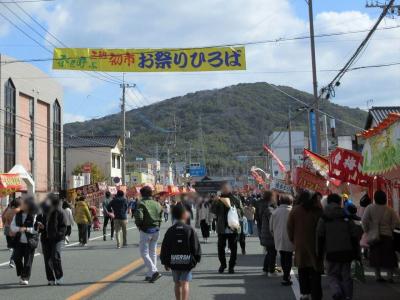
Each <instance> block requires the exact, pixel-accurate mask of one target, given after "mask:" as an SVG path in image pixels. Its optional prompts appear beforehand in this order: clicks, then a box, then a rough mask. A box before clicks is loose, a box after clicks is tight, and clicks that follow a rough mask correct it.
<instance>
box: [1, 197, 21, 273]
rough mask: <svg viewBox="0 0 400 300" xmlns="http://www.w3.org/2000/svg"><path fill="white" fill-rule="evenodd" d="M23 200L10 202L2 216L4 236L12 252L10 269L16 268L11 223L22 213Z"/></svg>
mask: <svg viewBox="0 0 400 300" xmlns="http://www.w3.org/2000/svg"><path fill="white" fill-rule="evenodd" d="M20 205H21V199H19V198H17V199H15V200H12V201H10V203H9V204H8V206H7V207H6V209H5V210H4V212H3V213H2V215H1V221H2V222H3V226H4V235H5V236H6V241H7V248H8V249H10V250H11V255H10V262H9V264H8V265H9V267H10V268H15V263H14V253H15V250H14V248H15V237H14V234H13V232H12V231H11V222H12V220H13V218H14V216H15V215H16V214H17V213H18V212H19V211H20Z"/></svg>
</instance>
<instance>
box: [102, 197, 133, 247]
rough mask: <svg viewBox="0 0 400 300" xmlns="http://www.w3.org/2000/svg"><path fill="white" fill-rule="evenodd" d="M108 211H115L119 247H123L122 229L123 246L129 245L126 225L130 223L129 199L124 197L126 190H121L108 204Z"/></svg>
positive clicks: (115, 226) (116, 235)
mask: <svg viewBox="0 0 400 300" xmlns="http://www.w3.org/2000/svg"><path fill="white" fill-rule="evenodd" d="M107 211H108V212H112V213H113V215H114V216H113V218H114V228H115V237H116V239H117V248H118V249H119V248H121V237H120V231H121V230H122V247H127V246H128V242H127V239H126V236H127V232H126V225H127V224H128V200H126V198H125V197H124V192H123V191H121V190H119V191H118V192H117V195H116V197H115V198H114V199H113V200H111V202H110V203H109V204H108V206H107Z"/></svg>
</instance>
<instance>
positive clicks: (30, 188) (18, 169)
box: [8, 164, 35, 195]
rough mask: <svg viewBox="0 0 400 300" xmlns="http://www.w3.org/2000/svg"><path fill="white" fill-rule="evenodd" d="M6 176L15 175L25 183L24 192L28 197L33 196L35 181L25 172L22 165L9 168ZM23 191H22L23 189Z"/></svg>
mask: <svg viewBox="0 0 400 300" xmlns="http://www.w3.org/2000/svg"><path fill="white" fill-rule="evenodd" d="M8 174H17V175H18V176H19V177H20V178H21V179H22V181H23V182H24V183H25V186H26V192H27V193H28V194H29V195H33V194H35V181H34V180H33V178H32V176H31V175H30V174H29V173H28V171H27V170H25V168H24V167H23V166H22V165H18V164H17V165H15V166H14V167H12V168H11V170H10V171H9V172H8ZM23 190H24V189H23Z"/></svg>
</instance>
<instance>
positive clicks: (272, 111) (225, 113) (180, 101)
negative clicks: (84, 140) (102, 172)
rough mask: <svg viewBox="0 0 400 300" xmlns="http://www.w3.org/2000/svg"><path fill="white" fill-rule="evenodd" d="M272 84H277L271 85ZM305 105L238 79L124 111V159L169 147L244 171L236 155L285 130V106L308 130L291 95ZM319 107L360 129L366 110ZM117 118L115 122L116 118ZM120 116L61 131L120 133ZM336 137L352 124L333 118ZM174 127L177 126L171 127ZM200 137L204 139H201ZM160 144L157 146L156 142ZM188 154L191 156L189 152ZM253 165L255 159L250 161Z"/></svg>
mask: <svg viewBox="0 0 400 300" xmlns="http://www.w3.org/2000/svg"><path fill="white" fill-rule="evenodd" d="M274 87H275V88H274ZM276 87H277V88H279V89H280V90H282V91H283V92H284V93H287V94H288V95H290V96H292V97H295V98H297V99H299V100H301V101H303V102H305V103H307V104H308V105H311V104H312V103H313V101H314V98H313V96H312V95H311V94H309V93H306V92H303V91H300V90H296V89H294V88H291V87H288V86H272V85H270V84H269V83H265V82H257V83H239V84H237V85H232V86H227V87H223V88H220V89H212V90H203V91H197V92H193V93H188V94H186V95H183V96H177V97H173V98H169V99H165V100H162V101H160V102H157V103H153V104H150V105H147V106H143V107H140V108H137V109H133V110H130V111H128V112H127V113H126V120H127V122H126V128H127V130H129V131H130V132H131V136H132V138H131V139H128V140H127V153H128V154H127V156H128V159H129V160H131V159H134V158H135V157H143V156H146V157H147V156H152V157H155V156H157V152H158V157H159V158H160V159H162V160H166V159H167V152H168V151H167V149H168V148H169V150H170V154H171V157H170V159H171V160H172V161H173V160H175V161H186V162H187V161H189V157H190V156H191V158H192V161H201V160H202V158H203V151H202V149H203V145H204V154H205V155H204V156H205V157H206V164H207V167H208V169H209V170H210V171H211V174H219V173H218V172H220V171H221V170H223V171H222V172H223V173H228V174H229V173H236V174H238V173H242V172H243V169H244V168H245V166H244V165H243V162H240V161H238V159H237V156H238V155H239V154H241V155H258V154H260V153H261V152H262V143H263V142H266V141H267V137H268V135H270V134H271V133H272V132H273V131H279V130H286V125H287V120H288V109H289V106H290V107H291V110H292V116H295V117H296V118H295V119H294V120H293V122H292V129H293V130H304V131H307V114H306V113H305V112H304V113H300V112H297V111H296V109H298V108H301V107H304V105H302V104H300V103H297V102H296V101H294V100H293V99H292V98H290V97H288V96H287V95H285V94H284V93H282V92H280V91H278V90H277V89H276ZM320 109H321V110H322V111H324V112H327V113H329V114H330V115H332V116H334V117H336V118H340V119H342V120H343V121H345V122H349V123H352V124H354V125H355V126H358V127H360V128H362V127H363V126H364V122H365V119H366V116H367V113H366V112H365V111H363V110H361V109H359V108H350V107H346V106H340V105H338V104H334V103H332V102H328V101H326V100H323V101H321V104H320ZM116 120H118V121H116ZM120 120H121V116H120V114H112V115H108V116H104V117H102V118H99V119H93V120H88V121H84V122H74V123H68V124H65V125H64V133H65V134H72V135H115V134H117V135H120V132H121V126H120V124H121V122H120ZM336 127H337V134H338V135H352V134H354V133H356V132H357V130H355V129H354V128H351V127H350V126H347V125H344V124H342V123H340V122H336ZM175 129H176V130H175ZM202 136H203V142H204V143H203V142H202ZM157 145H158V146H157ZM190 154H191V155H190ZM254 163H257V161H254Z"/></svg>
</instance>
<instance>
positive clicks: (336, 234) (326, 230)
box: [317, 194, 361, 300]
mask: <svg viewBox="0 0 400 300" xmlns="http://www.w3.org/2000/svg"><path fill="white" fill-rule="evenodd" d="M341 204H342V199H341V197H340V196H339V195H337V194H331V195H329V196H328V205H327V206H326V208H325V210H324V214H323V215H322V217H321V218H320V219H319V222H318V226H317V256H318V257H320V258H322V257H323V256H324V255H325V260H326V267H327V275H328V280H329V285H330V288H331V290H332V294H333V299H338V300H339V299H353V279H352V277H351V262H352V261H353V260H360V261H361V254H360V246H359V245H360V244H359V240H358V234H357V228H356V225H355V224H354V221H353V220H352V219H351V218H349V216H347V215H346V212H345V211H344V209H343V208H342V207H341Z"/></svg>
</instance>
